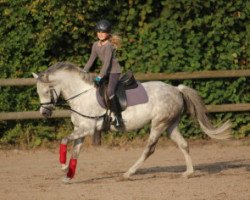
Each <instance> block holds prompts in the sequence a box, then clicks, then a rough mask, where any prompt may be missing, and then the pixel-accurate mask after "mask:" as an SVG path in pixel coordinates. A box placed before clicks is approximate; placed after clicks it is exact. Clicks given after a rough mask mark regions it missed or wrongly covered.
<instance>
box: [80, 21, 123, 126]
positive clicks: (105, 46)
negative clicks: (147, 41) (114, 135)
mask: <svg viewBox="0 0 250 200" xmlns="http://www.w3.org/2000/svg"><path fill="white" fill-rule="evenodd" d="M95 30H96V32H97V37H98V41H96V42H94V44H93V46H92V50H91V55H90V58H89V60H88V62H87V63H86V65H85V67H84V69H83V71H85V72H88V71H89V70H90V68H91V67H92V66H93V63H94V61H95V60H96V58H97V57H98V58H99V59H100V60H101V62H102V67H101V70H100V74H99V75H98V76H97V77H96V78H95V81H96V82H97V83H99V82H100V81H101V80H102V79H107V80H108V88H107V96H108V98H109V100H110V103H111V111H112V112H114V114H115V120H114V125H115V126H116V127H119V126H121V125H122V117H121V112H120V109H119V104H118V101H117V99H116V97H115V89H116V86H117V83H118V81H119V78H120V75H121V72H122V70H121V67H120V64H119V62H118V60H117V59H116V57H115V51H116V49H117V48H118V47H119V46H120V38H119V37H118V36H116V35H112V34H111V23H110V22H109V21H108V20H105V19H104V20H100V21H99V22H98V23H97V24H96V28H95Z"/></svg>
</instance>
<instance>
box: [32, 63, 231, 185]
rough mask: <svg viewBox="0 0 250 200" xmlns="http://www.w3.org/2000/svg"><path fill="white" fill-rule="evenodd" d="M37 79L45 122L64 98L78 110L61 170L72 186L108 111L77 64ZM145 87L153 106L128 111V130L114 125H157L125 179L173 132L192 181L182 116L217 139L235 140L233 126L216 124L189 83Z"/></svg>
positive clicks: (62, 151)
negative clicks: (81, 155) (90, 139)
mask: <svg viewBox="0 0 250 200" xmlns="http://www.w3.org/2000/svg"><path fill="white" fill-rule="evenodd" d="M32 74H33V76H34V78H35V79H36V86H37V93H38V96H39V99H40V113H41V114H42V115H43V116H44V117H50V116H51V115H52V112H53V109H54V108H55V106H56V103H57V101H58V98H59V96H60V95H61V96H62V98H63V99H64V100H65V101H66V102H67V104H68V106H69V107H70V110H71V111H72V112H71V121H72V123H73V125H74V130H73V132H72V133H70V134H69V135H67V136H66V137H64V138H63V139H62V140H61V143H60V148H59V149H60V150H59V154H60V156H59V160H60V163H61V168H62V170H63V171H64V172H65V176H64V178H63V182H65V183H69V182H70V181H71V180H72V178H73V177H74V175H75V171H76V165H77V159H78V156H79V153H80V149H81V147H82V144H83V142H84V138H85V136H94V135H95V134H97V133H100V131H102V127H103V123H105V120H104V116H105V113H106V109H105V108H103V107H101V106H100V104H99V103H98V101H97V97H96V91H97V87H96V85H95V83H94V76H93V75H92V74H90V73H86V72H84V71H83V70H82V69H81V68H79V67H78V66H77V65H75V64H73V63H70V62H58V63H56V64H54V65H52V66H50V67H49V68H48V69H47V70H45V71H43V72H40V73H38V74H36V73H32ZM142 85H143V87H144V88H145V90H146V93H147V95H148V101H147V102H146V103H143V104H138V105H134V106H130V107H127V108H126V110H124V111H123V112H122V118H123V123H124V126H123V127H122V130H121V129H120V128H119V127H115V126H114V125H111V126H110V131H123V132H126V131H132V130H137V129H140V128H142V127H144V126H145V125H147V124H149V123H150V125H151V127H150V134H149V138H148V141H147V145H146V148H145V150H144V151H143V153H142V155H141V156H140V157H139V159H138V160H137V161H136V162H135V163H134V164H133V165H132V166H131V167H130V168H129V169H128V171H127V172H125V173H124V174H123V178H125V179H129V178H130V177H131V176H132V175H134V174H135V173H136V171H137V169H138V168H139V167H141V166H142V164H143V162H144V161H145V160H146V159H147V158H148V157H149V156H150V155H152V154H153V153H154V151H155V148H156V145H157V142H158V140H159V138H160V136H161V134H162V133H163V132H164V131H167V133H168V134H169V137H170V138H171V139H172V140H173V141H174V142H175V143H176V144H177V146H178V147H179V149H180V150H181V152H182V153H183V155H184V158H185V163H186V171H185V172H184V173H183V174H182V176H183V177H189V176H191V175H192V174H193V173H194V168H193V164H192V160H191V157H190V154H189V145H188V143H187V141H186V140H185V139H184V137H183V136H182V135H181V133H180V130H179V128H178V124H179V121H180V118H181V116H182V114H183V113H184V112H188V113H189V114H190V115H191V116H192V117H193V118H194V119H196V120H197V121H198V124H199V125H200V127H201V129H202V131H203V132H204V133H205V134H206V135H208V136H209V137H210V138H214V139H227V138H230V137H231V133H230V132H231V123H230V121H229V120H228V121H226V122H224V123H223V124H222V125H220V126H219V127H216V126H214V125H212V123H211V122H210V119H209V118H208V116H207V113H206V108H205V104H204V101H203V100H202V98H201V96H200V95H199V94H198V92H197V91H196V90H194V89H192V88H191V87H188V86H185V85H183V84H180V85H178V86H172V85H170V84H166V83H164V82H161V81H148V82H144V83H142ZM184 108H185V109H184ZM70 141H73V149H72V152H71V158H70V160H69V163H68V165H67V164H66V162H67V158H66V155H67V144H68V143H69V142H70Z"/></svg>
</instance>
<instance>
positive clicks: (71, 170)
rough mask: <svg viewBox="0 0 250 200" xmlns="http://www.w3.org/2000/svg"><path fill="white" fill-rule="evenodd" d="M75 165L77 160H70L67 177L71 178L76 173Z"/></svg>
mask: <svg viewBox="0 0 250 200" xmlns="http://www.w3.org/2000/svg"><path fill="white" fill-rule="evenodd" d="M76 164H77V159H73V158H71V159H70V162H69V171H68V173H67V177H69V178H73V177H74V175H75V172H76Z"/></svg>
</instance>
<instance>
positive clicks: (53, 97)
mask: <svg viewBox="0 0 250 200" xmlns="http://www.w3.org/2000/svg"><path fill="white" fill-rule="evenodd" d="M32 74H33V76H34V78H35V79H36V80H37V93H38V95H39V99H40V105H41V106H40V113H41V114H42V115H43V116H44V117H50V116H51V115H52V112H53V109H54V107H55V105H56V102H57V100H58V98H59V96H60V92H61V89H60V87H59V84H56V83H57V81H51V80H50V78H49V75H48V74H46V73H42V74H40V75H37V74H35V73H32Z"/></svg>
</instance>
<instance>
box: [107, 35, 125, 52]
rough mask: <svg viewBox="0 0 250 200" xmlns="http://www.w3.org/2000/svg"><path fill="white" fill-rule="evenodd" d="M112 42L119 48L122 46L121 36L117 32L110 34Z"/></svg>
mask: <svg viewBox="0 0 250 200" xmlns="http://www.w3.org/2000/svg"><path fill="white" fill-rule="evenodd" d="M109 41H110V43H111V44H112V45H113V46H114V47H115V48H116V49H119V48H121V46H122V45H121V41H122V40H121V37H120V36H119V35H117V34H110V38H109Z"/></svg>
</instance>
